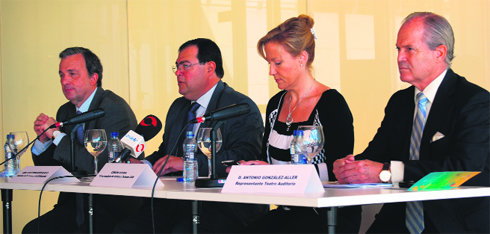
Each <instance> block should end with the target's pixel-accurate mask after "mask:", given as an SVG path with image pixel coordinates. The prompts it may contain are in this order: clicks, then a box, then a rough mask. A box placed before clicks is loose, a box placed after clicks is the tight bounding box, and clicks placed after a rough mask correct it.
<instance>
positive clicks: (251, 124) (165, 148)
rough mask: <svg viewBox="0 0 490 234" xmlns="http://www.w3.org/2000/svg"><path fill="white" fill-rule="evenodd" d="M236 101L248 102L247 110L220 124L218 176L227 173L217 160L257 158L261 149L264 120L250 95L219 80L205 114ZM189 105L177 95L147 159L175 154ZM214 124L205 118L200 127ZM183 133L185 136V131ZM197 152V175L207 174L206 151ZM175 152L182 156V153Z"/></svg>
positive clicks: (151, 159) (154, 160) (154, 159)
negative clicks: (220, 140)
mask: <svg viewBox="0 0 490 234" xmlns="http://www.w3.org/2000/svg"><path fill="white" fill-rule="evenodd" d="M238 103H247V104H248V105H249V106H250V112H249V113H248V114H246V115H242V116H237V117H234V118H230V119H228V120H226V121H225V122H224V124H223V126H222V127H221V134H222V136H223V144H222V146H221V149H220V150H219V151H218V152H217V154H216V162H218V163H217V164H216V172H217V174H218V176H220V177H226V171H225V169H226V167H225V166H223V165H222V164H221V163H219V162H221V161H223V160H242V159H243V160H256V159H257V157H258V155H260V151H261V144H262V135H263V133H264V124H263V122H262V117H261V115H260V111H259V109H258V108H257V105H256V104H255V103H254V102H253V101H252V100H251V99H250V98H249V97H247V96H245V95H243V94H241V93H239V92H237V91H235V90H234V89H233V88H231V87H229V86H228V85H227V84H226V83H223V82H222V81H220V82H218V84H217V86H216V89H215V90H214V93H213V95H212V97H211V100H210V101H209V105H208V108H207V109H206V114H207V113H209V112H211V111H213V110H216V109H218V108H221V107H225V106H229V105H231V104H238ZM190 105H191V102H190V101H189V100H187V99H185V98H184V97H180V98H177V99H176V100H175V101H174V102H173V103H172V105H171V106H170V109H169V110H168V114H167V119H166V122H165V132H164V134H163V142H162V144H161V145H160V147H159V149H158V151H156V152H154V153H153V154H151V155H149V156H148V157H146V158H145V159H146V160H148V161H149V162H151V163H152V164H154V163H155V162H156V161H157V160H158V159H160V158H161V157H163V156H165V155H167V154H170V155H176V152H177V147H180V148H182V144H179V145H176V144H178V143H179V142H180V141H179V140H181V139H182V135H180V134H181V131H182V129H183V128H184V125H185V124H186V123H185V122H186V121H187V112H188V111H189V108H190ZM215 124H216V123H215V122H210V123H209V122H204V123H203V124H201V127H208V126H214V125H215ZM182 134H183V135H184V136H185V132H183V133H182ZM179 135H180V136H179ZM178 136H179V137H178ZM180 152H181V151H180ZM196 155H197V159H198V164H199V175H200V176H207V175H208V163H207V160H208V159H207V157H206V155H204V154H203V153H202V152H201V151H198V152H197V154H196ZM176 156H179V157H182V155H176Z"/></svg>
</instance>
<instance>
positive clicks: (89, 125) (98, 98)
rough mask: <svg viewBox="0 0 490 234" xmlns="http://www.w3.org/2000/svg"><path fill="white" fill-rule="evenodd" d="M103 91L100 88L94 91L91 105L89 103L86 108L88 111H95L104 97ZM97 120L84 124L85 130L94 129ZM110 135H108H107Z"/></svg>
mask: <svg viewBox="0 0 490 234" xmlns="http://www.w3.org/2000/svg"><path fill="white" fill-rule="evenodd" d="M104 92H105V91H104V89H102V87H97V91H95V95H94V99H92V103H90V107H89V108H88V111H91V110H95V109H97V108H98V107H99V106H100V103H101V102H102V98H103V96H104ZM97 121H98V120H94V121H89V122H86V123H85V129H94V128H96V127H95V126H96V123H97ZM109 134H110V133H109Z"/></svg>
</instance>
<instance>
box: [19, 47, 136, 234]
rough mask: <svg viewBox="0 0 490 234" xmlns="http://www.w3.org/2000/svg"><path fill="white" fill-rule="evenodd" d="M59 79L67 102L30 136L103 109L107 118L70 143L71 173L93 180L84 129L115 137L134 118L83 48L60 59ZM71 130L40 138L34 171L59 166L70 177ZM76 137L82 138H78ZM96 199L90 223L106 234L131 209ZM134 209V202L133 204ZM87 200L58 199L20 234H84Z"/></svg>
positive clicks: (101, 160)
mask: <svg viewBox="0 0 490 234" xmlns="http://www.w3.org/2000/svg"><path fill="white" fill-rule="evenodd" d="M59 57H60V59H61V62H60V65H59V76H60V82H61V88H62V91H63V94H64V95H65V97H66V99H68V102H67V103H65V104H64V105H62V106H61V107H60V108H59V109H58V112H57V114H56V120H55V119H54V118H53V117H50V116H48V115H46V114H43V113H42V114H40V115H39V116H38V117H37V118H36V120H35V121H34V130H35V131H36V133H37V134H38V135H39V134H41V133H42V132H43V131H44V130H45V129H46V128H48V126H50V125H52V124H53V123H55V122H57V121H66V120H69V119H70V118H72V117H74V116H75V115H77V113H83V112H86V111H90V110H94V109H98V108H100V109H103V110H104V111H105V116H103V117H102V118H99V119H95V120H92V121H88V122H85V123H84V124H83V125H82V126H81V128H82V129H80V131H78V129H77V131H76V132H77V135H80V136H77V137H76V139H75V142H74V152H75V157H76V160H75V163H76V164H75V167H76V168H75V169H76V171H77V172H80V173H85V174H94V169H95V168H94V157H93V156H92V155H91V154H90V153H89V152H88V151H87V150H86V149H85V147H84V145H83V139H82V138H83V131H84V130H87V129H105V131H106V133H107V134H110V133H111V132H119V133H120V134H126V132H127V131H129V130H131V129H135V127H136V117H135V115H134V113H133V111H132V110H131V108H130V107H129V105H128V104H127V103H126V101H124V99H122V98H121V97H119V96H117V95H116V94H114V93H113V92H111V91H110V90H104V89H102V87H101V85H102V64H101V63H100V60H99V58H98V57H97V56H96V55H95V54H94V53H92V51H90V50H88V49H86V48H82V47H71V48H67V49H65V50H64V51H62V52H61V53H60V55H59ZM73 128H74V126H73V125H68V126H64V127H62V128H53V129H49V130H48V131H46V133H44V134H43V135H41V136H40V138H39V140H38V141H36V142H35V144H34V146H33V147H32V159H33V161H34V164H35V165H40V166H63V167H64V168H65V169H67V170H69V171H72V168H71V167H72V166H71V158H70V145H71V140H70V133H71V132H72V130H73ZM78 132H80V134H78ZM107 152H108V151H107V150H105V151H104V152H102V154H100V155H99V156H98V162H99V164H98V167H99V169H100V168H102V167H103V166H104V164H105V162H107V158H108V153H107ZM109 197H110V196H102V195H100V196H99V195H97V196H96V195H94V206H95V208H94V211H95V213H94V217H95V225H94V227H95V231H96V232H110V231H112V229H113V225H114V224H115V223H116V221H117V220H118V219H119V218H120V217H122V216H124V215H125V214H127V212H131V211H132V209H135V207H131V206H121V204H122V202H124V203H126V202H127V199H126V198H124V197H120V198H118V197H110V198H109ZM131 201H132V202H131V204H133V205H134V206H137V204H138V202H137V201H135V200H131ZM86 202H87V197H86V195H83V194H73V193H60V195H59V198H58V203H57V204H56V205H55V207H54V209H53V210H51V211H49V212H47V213H46V214H44V215H42V216H41V217H40V219H35V220H33V221H31V222H29V223H28V224H27V225H26V226H25V227H24V230H23V232H24V233H29V232H37V231H38V229H37V227H38V222H37V221H39V222H40V230H39V231H40V232H42V233H44V232H47V233H54V232H62V233H70V232H86V231H87V230H88V217H87V213H88V211H87V208H86V204H87V203H86Z"/></svg>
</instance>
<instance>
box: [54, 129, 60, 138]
mask: <svg viewBox="0 0 490 234" xmlns="http://www.w3.org/2000/svg"><path fill="white" fill-rule="evenodd" d="M60 133H61V132H60V131H58V130H56V131H54V132H53V140H54V139H55V138H56V137H57V136H58V135H60Z"/></svg>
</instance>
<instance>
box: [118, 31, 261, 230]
mask: <svg viewBox="0 0 490 234" xmlns="http://www.w3.org/2000/svg"><path fill="white" fill-rule="evenodd" d="M172 69H173V71H174V72H175V75H176V76H177V83H178V86H179V93H180V94H182V97H179V98H177V99H176V100H175V101H174V102H173V103H172V105H171V106H170V109H169V111H168V114H167V118H166V121H165V132H164V135H163V142H162V144H161V145H160V147H159V149H158V151H156V152H154V153H153V154H151V155H149V156H148V157H146V158H145V160H146V161H147V162H149V163H151V164H152V166H153V170H154V171H155V172H156V173H158V172H159V171H160V170H161V169H162V167H163V165H164V164H165V161H167V158H168V162H167V163H166V165H165V168H164V169H163V170H162V175H168V174H169V173H171V174H173V175H175V174H176V173H178V174H181V172H182V168H183V152H182V143H183V139H184V137H185V134H183V133H182V132H183V131H185V130H183V129H184V127H186V124H187V122H188V116H189V114H190V113H191V115H194V116H203V115H204V114H206V113H209V112H211V111H213V110H216V109H219V108H222V107H225V106H229V105H232V104H238V103H247V104H248V105H249V106H250V112H249V113H248V114H245V115H242V116H237V117H234V118H230V119H227V120H226V121H225V122H224V124H223V125H222V126H221V133H222V136H223V145H222V146H221V149H220V150H219V151H218V152H217V153H216V162H221V161H223V160H255V159H257V156H258V155H260V150H261V142H262V134H263V131H264V127H263V122H262V117H261V115H260V112H259V109H258V108H257V105H256V104H255V103H254V102H253V101H252V100H251V99H250V98H249V97H247V96H245V95H243V94H241V93H239V92H237V91H235V90H233V88H231V87H229V86H228V85H227V84H226V83H224V82H223V81H221V79H222V77H223V75H224V71H223V65H222V58H221V52H220V49H219V48H218V46H217V45H216V43H214V42H213V41H211V40H209V39H205V38H198V39H194V40H190V41H187V42H185V43H184V44H183V45H181V46H180V48H179V56H178V58H177V61H176V62H175V67H173V68H172ZM203 124H208V123H203ZM211 124H214V123H213V122H211ZM211 126H212V125H211ZM201 127H204V126H201ZM206 127H209V126H206ZM198 128H199V126H198V124H195V125H193V126H191V127H189V128H188V130H191V131H193V132H194V133H196V132H197V129H198ZM196 157H197V160H198V167H199V176H208V161H207V160H208V158H207V157H206V156H205V155H204V154H203V153H202V152H200V151H199V152H197V153H196ZM132 162H133V163H134V162H137V161H136V160H132ZM225 170H226V167H225V166H224V165H221V163H217V164H216V173H217V175H218V177H225V176H226V171H225ZM154 202H155V204H154V209H155V212H154V213H155V224H156V232H187V233H189V232H191V228H192V223H191V220H192V212H191V211H192V209H191V202H190V201H179V200H164V199H158V200H155V201H154ZM200 205H201V206H200V207H199V212H200V225H199V231H200V232H203V231H204V232H228V233H233V232H237V231H238V230H240V229H241V228H243V227H244V225H246V224H247V222H248V221H249V220H251V219H254V218H256V217H257V216H258V215H259V214H260V213H262V212H265V211H266V206H261V205H245V204H232V203H217V202H201V203H200ZM115 231H116V232H138V233H141V232H151V231H152V225H151V218H150V206H149V202H147V205H146V206H145V208H144V209H143V210H142V212H139V214H137V215H135V216H134V217H129V218H128V219H127V220H125V221H124V222H121V223H120V225H119V226H118V227H117V228H116V230H115Z"/></svg>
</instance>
